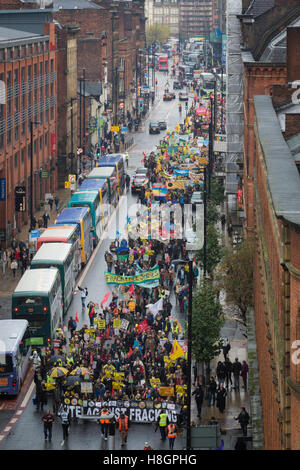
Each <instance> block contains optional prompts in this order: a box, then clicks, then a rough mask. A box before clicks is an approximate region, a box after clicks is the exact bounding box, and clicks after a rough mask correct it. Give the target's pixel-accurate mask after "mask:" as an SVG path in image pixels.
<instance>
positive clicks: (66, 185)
mask: <svg viewBox="0 0 300 470" xmlns="http://www.w3.org/2000/svg"><path fill="white" fill-rule="evenodd" d="M65 189H71V183H70V181H65Z"/></svg>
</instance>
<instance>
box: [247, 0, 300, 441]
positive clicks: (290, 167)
mask: <svg viewBox="0 0 300 470" xmlns="http://www.w3.org/2000/svg"><path fill="white" fill-rule="evenodd" d="M243 3H244V12H243V15H241V17H240V19H241V22H242V28H243V43H242V50H243V52H242V57H243V67H244V71H243V86H244V106H243V109H244V166H243V178H242V187H243V197H244V209H245V225H244V228H245V233H246V234H247V236H251V235H253V236H254V238H255V242H256V244H255V253H254V314H255V324H256V339H257V352H258V363H259V372H260V390H261V401H262V410H263V416H262V424H263V429H264V439H265V448H266V449H298V448H300V447H299V446H300V426H299V418H300V416H299V414H300V401H299V400H300V393H299V390H300V375H299V365H298V364H297V362H298V361H297V357H296V358H295V353H297V343H295V341H297V340H299V339H300V338H299V333H300V331H299V325H300V322H299V312H300V295H299V292H300V290H299V288H300V269H299V268H300V258H299V252H300V235H299V233H300V213H299V208H300V177H299V171H298V168H297V158H298V156H297V155H298V153H299V148H300V138H299V133H300V122H299V117H300V116H299V112H300V111H299V105H296V104H293V103H292V94H293V92H295V89H292V88H291V86H289V83H290V82H292V81H294V80H296V77H297V78H298V67H299V65H298V64H299V60H300V56H299V41H300V31H299V28H297V26H298V25H300V7H299V2H295V1H293V0H291V1H289V0H285V1H281V0H270V1H265V2H263V1H260V0H258V1H254V2H253V1H252V2H249V1H248V2H247V1H245V2H243ZM288 26H290V27H289V28H288V29H287V27H288Z"/></svg>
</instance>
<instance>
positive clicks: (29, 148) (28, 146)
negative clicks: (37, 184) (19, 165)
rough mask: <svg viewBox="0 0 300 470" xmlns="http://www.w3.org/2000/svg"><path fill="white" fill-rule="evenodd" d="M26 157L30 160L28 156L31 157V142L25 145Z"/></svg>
mask: <svg viewBox="0 0 300 470" xmlns="http://www.w3.org/2000/svg"><path fill="white" fill-rule="evenodd" d="M27 157H28V160H30V158H31V144H28V145H27Z"/></svg>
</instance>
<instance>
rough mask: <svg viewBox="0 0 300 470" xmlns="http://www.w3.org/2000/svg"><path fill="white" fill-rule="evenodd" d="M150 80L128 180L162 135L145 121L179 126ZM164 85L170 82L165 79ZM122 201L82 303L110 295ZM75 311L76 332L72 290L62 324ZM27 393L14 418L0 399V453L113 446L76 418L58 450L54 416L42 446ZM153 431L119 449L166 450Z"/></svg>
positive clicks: (141, 430) (145, 428)
mask: <svg viewBox="0 0 300 470" xmlns="http://www.w3.org/2000/svg"><path fill="white" fill-rule="evenodd" d="M156 78H157V80H158V86H157V95H156V100H155V103H154V106H153V107H152V108H150V112H149V114H148V117H147V119H146V120H145V121H144V122H143V124H142V128H141V129H140V131H139V132H137V133H135V134H134V141H135V144H134V146H133V148H132V149H130V151H129V154H130V160H129V168H128V173H129V174H130V176H131V175H132V174H133V173H134V171H135V170H136V168H137V167H139V166H142V163H141V160H142V158H143V153H142V152H145V153H146V154H148V153H149V152H150V151H151V150H154V149H156V145H158V143H159V140H160V139H161V138H162V136H163V135H164V132H162V133H161V134H160V135H149V132H148V127H149V122H150V121H151V120H152V121H155V120H158V119H159V120H166V121H167V124H168V129H169V130H171V131H172V130H173V129H174V128H175V126H176V125H177V123H178V122H182V119H183V116H184V108H183V111H182V117H181V119H180V116H179V111H178V100H177V99H175V100H172V101H170V102H164V101H163V100H162V95H163V90H164V86H165V83H166V76H165V75H164V74H163V73H157V74H156ZM169 82H170V84H171V80H170V79H169ZM170 89H171V87H170ZM125 199H127V203H128V208H130V207H131V206H132V204H134V203H136V202H137V197H136V196H132V195H131V194H130V193H128V195H127V196H126V197H124V198H121V199H120V204H119V206H118V210H117V211H116V214H115V215H114V216H113V217H112V218H111V221H110V224H109V226H108V229H107V237H105V238H103V240H102V241H100V243H99V244H98V246H97V248H96V250H95V251H94V253H93V255H92V257H91V259H90V260H89V262H88V264H87V266H86V267H85V269H84V271H83V272H82V274H81V275H80V278H79V280H78V284H79V285H80V286H82V287H83V286H86V287H88V291H89V295H88V301H89V300H92V301H94V302H97V303H100V302H101V300H102V299H103V297H104V295H105V294H106V293H107V292H112V287H111V286H107V285H106V282H105V277H104V270H106V263H105V261H104V253H105V251H106V250H107V249H108V247H109V245H110V242H111V240H113V239H115V238H116V232H117V231H119V232H120V233H121V234H122V232H124V230H125V224H126V216H127V212H126V201H125ZM75 292H76V291H75ZM4 302H5V300H4V298H3V297H2V298H1V303H2V305H3V304H4ZM6 302H7V303H8V302H9V299H7V300H6ZM171 302H172V303H173V304H174V303H175V299H174V298H171ZM76 312H77V313H78V317H79V324H78V328H81V327H82V326H83V325H84V324H88V323H89V322H88V317H87V313H86V312H84V313H83V312H82V309H81V299H80V295H79V291H78V290H77V294H76V295H74V298H73V301H72V304H71V306H70V308H69V310H68V312H67V315H66V317H65V319H64V323H65V324H67V323H68V319H69V318H70V316H72V317H73V318H75V315H76ZM1 313H2V312H1ZM33 390H34V386H33V387H32V386H31V387H30V388H29V390H28V393H27V395H26V396H25V397H24V400H23V401H22V402H20V400H17V402H18V405H17V404H16V400H14V401H13V404H12V405H11V407H12V408H14V409H15V412H16V413H15V414H13V413H14V411H12V410H11V411H7V410H6V411H1V407H3V408H4V407H5V408H7V406H6V405H5V403H4V402H3V401H0V404H1V406H0V426H1V431H4V434H5V438H3V434H2V435H1V434H0V449H1V450H2V449H6V450H9V449H35V450H38V449H39V450H41V449H56V450H57V449H61V448H63V449H78V450H86V449H89V450H95V449H103V448H105V449H112V448H113V445H114V443H113V442H111V441H110V440H108V441H107V442H105V441H104V440H103V439H101V433H100V427H99V426H97V424H96V423H95V422H86V421H84V420H78V422H76V423H74V424H73V423H72V425H71V428H70V438H69V441H68V443H67V444H64V446H61V441H62V429H61V424H60V419H59V418H56V422H55V423H54V428H53V440H52V442H51V443H48V442H47V441H46V442H45V441H44V435H43V425H42V421H41V416H42V413H41V412H37V411H36V410H35V407H34V406H33V404H32V396H34V394H33V393H32V392H33ZM9 401H11V400H9ZM24 401H25V403H24ZM46 408H47V407H45V409H46ZM20 411H21V412H20ZM10 420H11V421H10ZM9 421H10V423H9ZM11 424H12V425H13V426H12V428H11V430H10V429H9V431H8V432H6V431H5V429H6V426H10V425H11ZM154 431H155V426H154V425H153V424H152V425H151V424H146V425H143V424H133V425H132V426H131V429H130V432H129V436H128V442H127V446H126V447H125V449H128V450H138V449H142V448H143V446H144V443H145V441H148V442H150V443H151V446H152V447H153V448H154V449H167V441H166V442H165V443H161V440H160V433H159V431H157V432H156V433H155V432H154ZM110 439H111V438H110ZM115 447H116V449H118V448H120V437H119V432H118V431H116V437H115ZM180 448H182V443H181V440H180V438H179V437H178V438H177V439H176V441H175V446H174V449H180Z"/></svg>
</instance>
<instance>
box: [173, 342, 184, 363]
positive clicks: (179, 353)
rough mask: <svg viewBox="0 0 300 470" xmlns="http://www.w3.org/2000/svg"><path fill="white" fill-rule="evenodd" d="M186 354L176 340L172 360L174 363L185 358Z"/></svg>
mask: <svg viewBox="0 0 300 470" xmlns="http://www.w3.org/2000/svg"><path fill="white" fill-rule="evenodd" d="M184 354H185V353H184V351H183V349H182V348H181V347H180V345H179V343H178V341H177V340H176V339H175V340H174V342H173V346H172V350H171V354H170V359H172V361H175V359H178V358H179V357H182V356H184Z"/></svg>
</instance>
